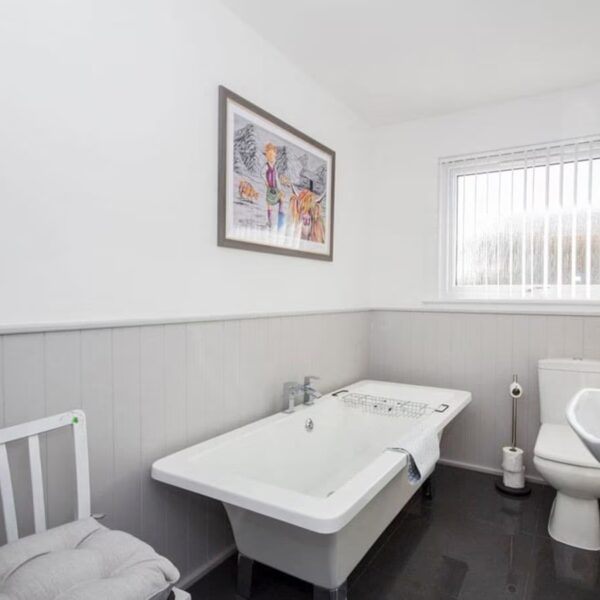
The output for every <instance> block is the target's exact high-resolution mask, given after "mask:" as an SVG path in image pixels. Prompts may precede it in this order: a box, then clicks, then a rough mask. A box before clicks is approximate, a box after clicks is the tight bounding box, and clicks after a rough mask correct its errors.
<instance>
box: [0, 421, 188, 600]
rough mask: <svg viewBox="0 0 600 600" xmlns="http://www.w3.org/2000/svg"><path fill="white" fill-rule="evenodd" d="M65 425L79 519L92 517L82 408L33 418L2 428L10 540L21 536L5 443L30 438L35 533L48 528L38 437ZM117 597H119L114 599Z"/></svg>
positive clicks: (180, 595) (0, 461)
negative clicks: (70, 438) (72, 459)
mask: <svg viewBox="0 0 600 600" xmlns="http://www.w3.org/2000/svg"><path fill="white" fill-rule="evenodd" d="M63 427H70V428H71V429H72V431H73V441H74V447H75V472H76V489H77V513H76V518H77V519H85V518H88V517H90V516H92V515H91V501H90V471H89V459H88V447H87V430H86V418H85V413H84V412H83V411H81V410H72V411H69V412H65V413H62V414H59V415H54V416H52V417H45V418H43V419H38V420H36V421H30V422H29V423H22V424H20V425H15V426H13V427H7V428H5V429H0V499H1V500H2V510H3V514H4V525H5V529H6V541H7V543H10V542H15V541H17V540H18V539H19V529H18V524H17V513H16V509H15V496H14V491H13V485H12V477H11V472H10V465H9V462H8V452H7V447H6V446H7V444H8V443H10V442H15V441H17V440H22V439H27V445H28V450H29V465H30V477H31V490H32V496H33V518H34V527H35V533H36V534H37V533H41V532H43V531H46V505H45V498H44V484H43V476H42V458H41V454H40V440H39V436H40V434H43V433H47V432H49V431H53V430H55V429H60V428H63ZM170 598H172V599H173V600H191V596H190V595H189V594H188V593H187V592H185V591H183V590H180V589H178V588H173V589H172V594H171V597H170ZM115 600H118V599H116V598H115Z"/></svg>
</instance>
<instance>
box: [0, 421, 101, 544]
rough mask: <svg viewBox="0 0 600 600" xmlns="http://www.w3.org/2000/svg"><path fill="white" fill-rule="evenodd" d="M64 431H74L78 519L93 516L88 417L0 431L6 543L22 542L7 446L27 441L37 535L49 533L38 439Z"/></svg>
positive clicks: (0, 481)
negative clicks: (43, 435) (64, 428)
mask: <svg viewBox="0 0 600 600" xmlns="http://www.w3.org/2000/svg"><path fill="white" fill-rule="evenodd" d="M61 427H71V429H72V431H73V444H74V448H75V470H76V477H77V479H76V481H77V518H78V519H84V518H86V517H89V516H90V514H91V512H92V511H91V502H90V466H89V459H88V448H87V432H86V424H85V414H84V413H83V411H81V410H72V411H69V412H66V413H62V414H60V415H54V416H52V417H45V418H43V419H38V420H37V421H30V422H29V423H22V424H20V425H14V426H13V427H6V428H5V429H0V498H1V499H2V510H3V513H4V523H5V527H6V540H7V541H8V542H13V541H15V540H17V539H19V530H18V526H17V515H16V511H15V496H14V491H13V486H12V479H11V474H10V465H9V463H8V453H7V451H6V444H8V443H9V442H14V441H16V440H20V439H24V438H27V443H28V448H29V468H30V470H31V489H32V493H33V516H34V523H35V532H36V533H39V532H40V531H44V530H45V529H46V507H45V498H44V479H43V475H42V459H41V454H40V441H39V437H38V435H39V434H40V433H46V432H48V431H53V430H55V429H60V428H61Z"/></svg>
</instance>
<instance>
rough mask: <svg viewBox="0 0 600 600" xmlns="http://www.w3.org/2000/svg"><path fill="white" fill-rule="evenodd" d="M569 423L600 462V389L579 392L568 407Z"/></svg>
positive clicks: (586, 389)
mask: <svg viewBox="0 0 600 600" xmlns="http://www.w3.org/2000/svg"><path fill="white" fill-rule="evenodd" d="M567 421H569V425H570V426H571V427H572V428H573V431H574V432H575V433H576V434H577V435H578V436H579V439H580V440H581V441H582V442H583V443H584V444H585V446H586V448H587V449H588V450H589V451H590V452H591V453H592V454H593V455H594V458H595V459H596V460H598V461H600V389H597V388H584V389H582V390H580V391H579V392H577V393H576V394H575V396H573V399H572V400H571V402H569V404H568V406H567Z"/></svg>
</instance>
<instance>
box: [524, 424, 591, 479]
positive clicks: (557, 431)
mask: <svg viewBox="0 0 600 600" xmlns="http://www.w3.org/2000/svg"><path fill="white" fill-rule="evenodd" d="M533 453H534V455H535V456H537V457H539V458H542V459H544V460H549V461H553V462H558V463H563V464H566V465H573V466H576V467H585V468H588V469H599V470H600V462H598V461H597V460H596V459H595V458H594V456H593V455H592V453H591V452H590V451H589V450H588V449H587V448H586V447H585V446H584V444H583V442H582V441H581V440H580V439H579V437H578V436H577V434H576V433H575V432H574V431H573V430H572V429H571V427H570V426H569V425H555V424H552V423H544V424H543V425H542V426H541V427H540V431H539V433H538V437H537V441H536V443H535V448H534V451H533Z"/></svg>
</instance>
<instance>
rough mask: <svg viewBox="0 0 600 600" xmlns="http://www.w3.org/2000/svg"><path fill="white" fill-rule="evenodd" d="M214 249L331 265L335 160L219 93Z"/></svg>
mask: <svg viewBox="0 0 600 600" xmlns="http://www.w3.org/2000/svg"><path fill="white" fill-rule="evenodd" d="M219 117H220V131H219V237H218V242H219V245H220V246H229V247H234V248H241V249H246V250H257V251H261V252H273V253H276V254H287V255H291V256H303V257H306V258H317V259H321V260H332V259H333V200H334V198H333V194H334V169H335V153H334V152H333V151H332V150H330V149H329V148H326V147H325V146H323V145H322V144H319V143H318V142H316V141H315V140H313V139H311V138H309V137H308V136H306V135H305V134H303V133H301V132H300V131H298V130H296V129H294V128H292V127H290V126H289V125H287V124H286V123H284V122H283V121H281V120H280V119H277V118H276V117H274V116H272V115H269V114H268V113H266V112H265V111H263V110H262V109H260V108H258V107H257V106H254V105H253V104H250V103H249V102H248V101H246V100H244V99H243V98H241V97H239V96H237V95H236V94H234V93H233V92H231V91H229V90H227V89H225V88H223V87H221V88H220V115H219Z"/></svg>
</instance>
